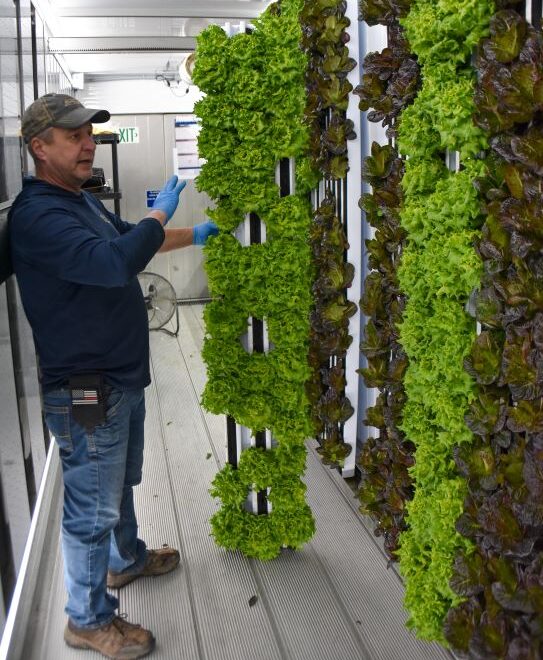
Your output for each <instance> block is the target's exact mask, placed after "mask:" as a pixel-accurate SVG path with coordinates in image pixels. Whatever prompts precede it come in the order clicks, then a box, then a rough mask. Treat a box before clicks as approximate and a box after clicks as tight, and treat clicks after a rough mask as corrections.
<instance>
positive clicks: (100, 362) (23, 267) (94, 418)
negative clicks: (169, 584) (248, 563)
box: [9, 94, 218, 658]
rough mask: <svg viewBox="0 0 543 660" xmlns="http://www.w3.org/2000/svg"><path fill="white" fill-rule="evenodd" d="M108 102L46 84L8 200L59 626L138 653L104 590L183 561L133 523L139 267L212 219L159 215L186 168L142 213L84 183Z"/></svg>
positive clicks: (171, 202)
mask: <svg viewBox="0 0 543 660" xmlns="http://www.w3.org/2000/svg"><path fill="white" fill-rule="evenodd" d="M109 117H110V115H109V112H107V111H106V110H96V109H89V108H85V107H83V106H82V105H81V103H79V101H77V100H76V99H75V98H72V97H71V96H66V95H63V94H46V95H45V96H42V97H41V98H39V99H38V100H37V101H35V102H34V103H33V104H32V105H31V106H30V107H29V108H28V109H27V110H26V112H25V113H24V116H23V119H22V134H23V137H24V139H25V142H26V143H27V146H28V150H29V152H30V154H31V156H32V158H33V160H34V163H35V167H36V175H35V177H26V178H25V180H24V183H23V190H22V191H21V193H20V194H19V195H18V197H17V199H16V200H15V202H14V204H13V207H12V209H11V212H10V216H9V222H10V236H11V251H12V259H13V266H14V270H15V273H16V275H17V281H18V284H19V288H20V292H21V298H22V302H23V306H24V308H25V312H26V314H27V316H28V320H29V321H30V324H31V326H32V330H33V334H34V338H35V343H36V349H37V354H38V357H39V364H40V380H41V386H42V392H43V403H44V413H45V419H46V422H47V425H48V427H49V429H50V431H51V433H52V434H53V435H54V437H55V439H56V441H57V443H58V446H59V450H60V458H61V462H62V470H63V477H64V510H63V520H62V547H63V555H64V565H65V582H66V589H67V592H68V602H67V605H66V613H67V615H68V623H67V625H66V628H65V632H64V638H65V640H66V643H67V644H68V645H70V646H74V647H77V648H88V649H95V650H97V651H100V652H101V653H102V654H104V655H105V656H107V657H109V658H140V657H141V656H143V655H146V654H147V653H149V652H150V651H152V649H153V647H154V637H153V635H152V633H151V632H150V631H148V630H145V629H144V628H142V627H140V626H138V625H134V624H131V623H128V622H127V621H126V620H124V619H123V618H121V617H119V616H117V615H116V612H115V610H116V609H117V607H118V600H117V599H116V598H115V597H114V596H113V595H111V594H110V593H108V592H107V589H106V584H107V586H109V587H110V588H121V587H123V586H124V585H126V584H128V583H129V582H131V581H132V580H134V579H136V578H138V577H141V576H148V575H159V574H163V573H167V572H169V571H171V570H173V569H174V568H175V567H176V566H177V565H178V564H179V552H178V551H177V550H174V549H173V548H169V547H165V548H161V549H160V550H149V549H147V548H146V545H145V543H144V542H143V541H142V540H141V539H139V538H138V536H137V522H136V515H135V512H134V501H133V494H132V489H133V487H134V486H135V485H137V484H138V483H140V481H141V468H142V462H143V424H144V417H145V402H144V388H145V387H146V386H147V385H148V384H149V383H150V373H149V336H148V327H147V310H146V306H145V302H144V299H143V295H142V292H141V289H140V287H139V284H138V280H137V277H136V275H137V273H139V272H140V271H141V270H143V269H144V268H145V266H146V265H147V263H148V262H149V261H150V259H151V258H152V256H153V255H154V254H155V252H157V251H166V250H172V249H175V248H181V247H185V246H188V245H191V244H195V245H203V244H205V242H206V240H207V238H208V237H209V236H210V235H214V234H217V231H218V230H217V227H216V226H215V225H214V224H213V223H212V222H204V223H202V224H200V225H196V226H195V227H193V228H177V229H164V227H165V225H166V224H167V222H168V220H169V219H170V218H171V216H172V215H173V214H174V212H175V209H176V208H177V204H178V201H179V195H180V193H181V190H182V189H183V188H184V186H185V182H184V181H178V180H177V177H175V176H174V177H172V178H171V179H170V180H169V181H168V183H167V184H166V185H165V186H164V188H163V189H162V190H161V191H160V193H159V195H158V197H157V198H156V201H155V203H154V206H153V208H152V210H150V211H149V212H148V213H147V214H146V216H145V218H144V219H143V220H141V221H140V222H139V223H138V224H129V223H127V222H124V221H123V220H121V219H120V218H119V217H118V216H116V215H114V214H113V213H110V212H109V211H108V210H107V209H106V208H105V207H104V206H103V205H102V204H101V203H99V202H97V201H96V200H95V199H94V198H93V197H92V196H91V195H90V194H89V193H87V192H85V191H82V190H81V185H82V184H83V183H84V182H85V181H86V180H87V179H89V178H90V176H91V175H92V164H93V160H94V152H95V143H94V140H93V137H92V123H93V122H94V123H102V122H105V121H107V120H108V119H109Z"/></svg>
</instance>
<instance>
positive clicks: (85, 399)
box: [72, 390, 98, 406]
mask: <svg viewBox="0 0 543 660" xmlns="http://www.w3.org/2000/svg"><path fill="white" fill-rule="evenodd" d="M97 403H98V390H72V405H74V406H89V405H93V404H97Z"/></svg>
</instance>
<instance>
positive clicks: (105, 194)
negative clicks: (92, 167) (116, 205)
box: [87, 190, 123, 199]
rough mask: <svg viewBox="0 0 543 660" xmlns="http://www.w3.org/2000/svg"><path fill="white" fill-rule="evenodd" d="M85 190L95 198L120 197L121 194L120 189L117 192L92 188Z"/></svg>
mask: <svg viewBox="0 0 543 660" xmlns="http://www.w3.org/2000/svg"><path fill="white" fill-rule="evenodd" d="M87 192H90V194H91V195H93V196H94V197H96V199H122V197H123V194H122V192H121V191H120V190H118V191H117V192H113V191H111V192H100V191H93V190H88V191H87Z"/></svg>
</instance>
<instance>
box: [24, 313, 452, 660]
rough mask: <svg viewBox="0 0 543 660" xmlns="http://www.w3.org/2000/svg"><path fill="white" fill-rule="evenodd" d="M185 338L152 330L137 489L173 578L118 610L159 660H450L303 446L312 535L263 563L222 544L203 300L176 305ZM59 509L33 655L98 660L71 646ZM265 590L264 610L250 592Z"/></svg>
mask: <svg viewBox="0 0 543 660" xmlns="http://www.w3.org/2000/svg"><path fill="white" fill-rule="evenodd" d="M179 313H180V326H181V329H180V333H179V337H178V338H173V337H170V336H168V335H166V334H164V333H161V332H153V333H151V355H152V358H151V362H152V373H153V384H152V386H151V387H149V388H148V390H147V448H146V455H145V465H144V478H143V483H142V485H141V486H139V487H138V488H137V489H136V492H137V507H138V511H139V518H140V534H141V536H142V538H144V539H145V540H146V542H147V543H148V545H149V546H150V547H160V546H161V545H162V544H163V543H168V544H169V545H173V546H176V547H178V548H179V549H180V551H181V557H182V567H181V569H180V570H177V571H176V572H175V573H172V574H170V575H168V576H163V577H159V578H154V579H145V580H138V581H136V582H134V583H132V584H130V585H128V586H127V587H125V588H124V589H123V590H122V591H121V592H120V601H121V607H120V611H121V612H126V613H127V615H128V619H129V620H130V621H134V622H139V623H141V624H142V625H144V626H146V627H149V628H151V629H152V630H153V632H154V633H155V636H156V638H157V649H156V651H155V652H154V653H153V655H152V656H151V657H153V658H156V660H446V659H450V658H452V656H451V655H450V654H448V653H447V652H446V651H445V650H443V649H441V648H440V647H439V646H437V645H435V644H426V643H423V642H418V641H417V640H416V639H415V638H414V637H413V636H412V635H411V634H410V633H409V632H408V631H407V630H406V629H405V627H404V622H405V613H404V612H403V609H402V597H403V588H402V585H401V582H400V580H399V578H398V576H397V574H396V573H395V571H394V570H392V569H387V567H386V558H385V556H384V554H383V552H382V549H381V546H380V544H379V540H378V539H376V538H375V537H374V536H373V534H372V532H371V526H370V525H369V524H368V521H366V520H364V519H363V518H362V517H361V516H360V515H359V514H358V512H357V503H356V500H355V498H354V496H353V493H352V491H351V490H350V488H349V487H348V485H347V484H345V483H344V482H343V480H342V479H341V477H339V475H338V474H337V473H336V472H335V471H334V470H331V469H329V468H327V467H325V466H323V465H322V464H321V462H320V460H319V457H318V455H317V454H316V451H315V443H314V442H309V443H308V460H307V473H306V478H305V480H306V483H307V485H308V501H309V504H310V506H311V508H312V509H313V512H314V515H315V518H316V523H317V533H316V535H315V537H314V539H313V540H312V541H311V542H310V543H308V544H307V546H305V548H304V549H303V550H302V551H299V552H293V551H287V550H285V551H284V552H283V553H282V554H281V556H280V557H279V558H277V559H275V560H273V561H271V562H266V563H261V562H258V561H254V560H250V559H247V558H245V557H243V556H242V555H241V554H239V553H232V552H226V551H224V550H222V549H220V548H218V547H217V546H216V545H215V543H214V541H213V539H212V538H211V537H210V528H209V518H210V517H211V515H212V514H213V513H214V511H216V510H217V507H218V503H217V502H215V501H214V500H212V498H211V496H210V495H209V493H208V489H209V487H210V484H211V481H212V479H213V476H214V474H215V472H216V471H217V469H218V468H220V467H221V466H222V465H223V463H224V460H225V433H224V419H223V418H221V417H216V416H213V415H209V414H207V413H205V412H204V411H203V410H202V409H201V408H200V406H199V398H200V394H201V392H202V390H203V387H204V383H205V367H204V365H203V364H202V360H201V357H200V348H201V344H202V339H203V334H204V330H203V325H202V320H201V315H202V307H201V306H181V307H179ZM58 524H59V515H58V511H57V517H56V520H55V521H53V523H52V526H51V530H52V531H51V539H52V540H51V550H50V557H51V558H50V560H49V561H48V566H49V567H50V570H49V569H48V570H46V571H42V577H41V586H40V589H39V593H38V594H37V596H36V602H35V608H34V613H33V623H32V625H31V626H30V627H29V629H28V631H27V635H26V641H25V650H24V654H23V657H24V659H25V660H80V659H81V660H83V659H84V658H87V659H88V660H93V659H94V658H99V657H101V656H99V655H98V654H97V653H94V652H89V651H83V652H81V651H79V652H78V651H74V650H72V649H68V648H67V647H66V646H65V645H64V643H63V640H62V630H63V628H64V624H65V616H64V613H63V606H64V587H63V582H62V559H61V556H60V549H59V544H58V542H57V539H58ZM255 596H256V602H254V600H255V599H254V597H255Z"/></svg>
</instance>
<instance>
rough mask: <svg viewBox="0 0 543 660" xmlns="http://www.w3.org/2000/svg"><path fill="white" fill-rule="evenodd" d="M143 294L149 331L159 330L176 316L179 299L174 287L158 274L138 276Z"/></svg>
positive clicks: (141, 274)
mask: <svg viewBox="0 0 543 660" xmlns="http://www.w3.org/2000/svg"><path fill="white" fill-rule="evenodd" d="M138 280H139V283H140V286H141V290H142V292H143V298H144V300H145V306H146V307H147V318H148V319H149V329H150V330H159V329H160V328H162V326H164V325H166V323H168V321H169V320H170V319H171V318H172V316H173V315H174V314H175V311H176V309H177V299H176V295H175V290H174V288H173V286H172V285H171V284H170V283H169V282H168V280H167V279H166V278H165V277H162V275H158V274H157V273H149V272H145V271H144V272H143V273H140V274H139V275H138Z"/></svg>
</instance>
